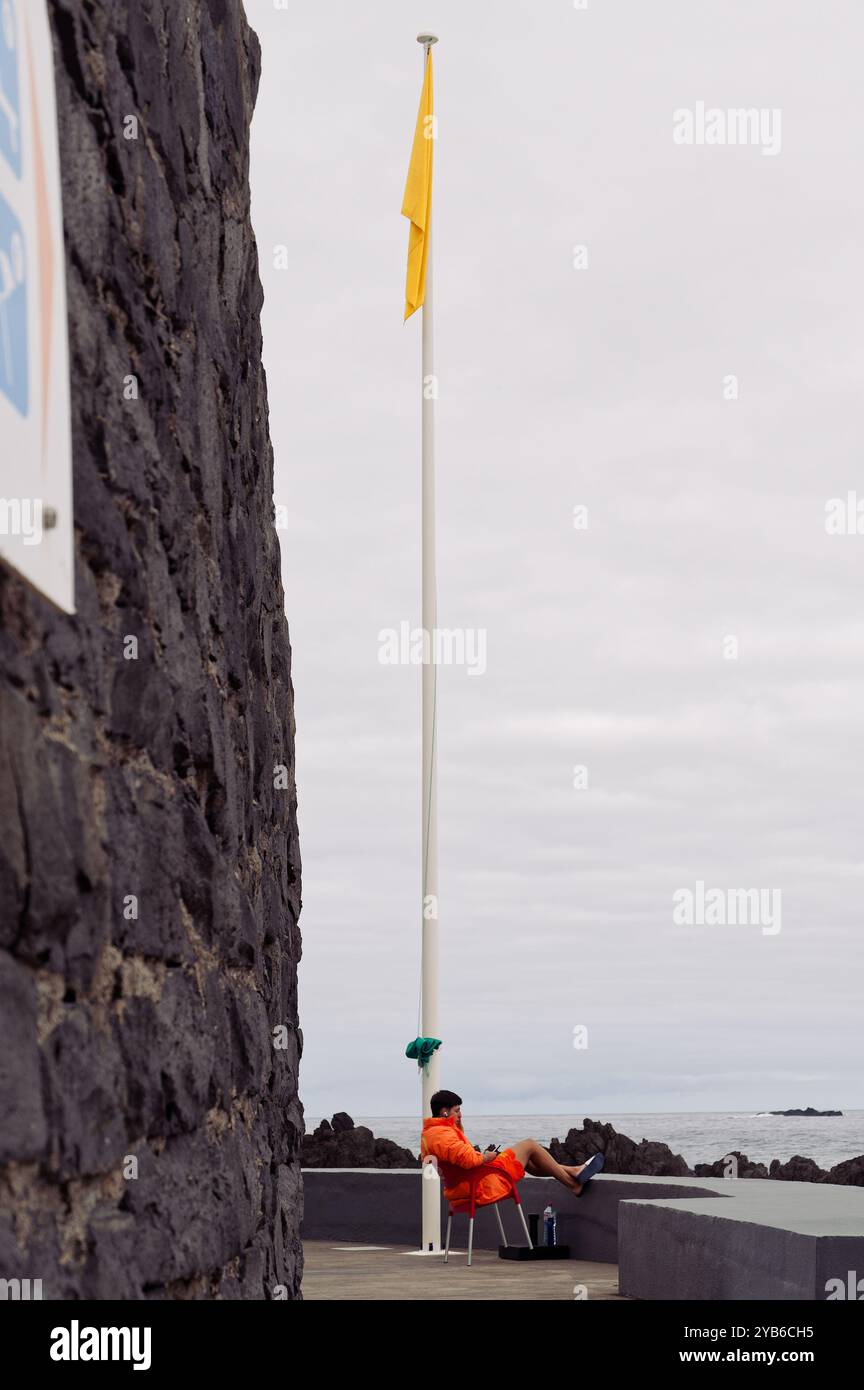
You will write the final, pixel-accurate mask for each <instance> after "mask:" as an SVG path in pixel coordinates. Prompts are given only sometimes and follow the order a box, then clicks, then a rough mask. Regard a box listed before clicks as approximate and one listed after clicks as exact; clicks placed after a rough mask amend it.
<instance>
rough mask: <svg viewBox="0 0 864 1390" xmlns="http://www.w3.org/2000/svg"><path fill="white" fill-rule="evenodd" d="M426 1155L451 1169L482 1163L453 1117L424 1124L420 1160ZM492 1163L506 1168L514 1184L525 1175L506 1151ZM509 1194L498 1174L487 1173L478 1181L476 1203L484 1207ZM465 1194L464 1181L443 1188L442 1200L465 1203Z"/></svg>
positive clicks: (447, 1116)
mask: <svg viewBox="0 0 864 1390" xmlns="http://www.w3.org/2000/svg"><path fill="white" fill-rule="evenodd" d="M427 1154H432V1155H434V1157H435V1158H437V1159H440V1160H441V1161H442V1162H443V1163H452V1164H453V1166H454V1168H479V1167H480V1166H481V1165H482V1164H483V1162H484V1159H483V1155H482V1154H478V1152H477V1150H476V1149H475V1148H474V1146H473V1145H472V1144H469V1142H468V1140H467V1139H466V1138H465V1135H464V1134H463V1133H462V1130H461V1129H460V1128H459V1126H458V1125H457V1123H456V1121H455V1119H454V1118H453V1116H452V1115H444V1116H441V1117H440V1118H438V1119H429V1120H424V1121H423V1133H422V1135H421V1137H420V1157H421V1158H425V1156H426V1155H427ZM505 1155H506V1156H505ZM502 1160H503V1162H502ZM495 1162H496V1163H500V1164H501V1166H502V1167H506V1168H507V1170H508V1172H512V1173H513V1177H514V1178H515V1179H516V1180H517V1181H518V1180H519V1179H520V1178H521V1177H522V1176H523V1175H524V1173H525V1169H524V1168H523V1167H522V1165H521V1163H519V1162H518V1160H517V1159H516V1157H515V1155H513V1154H511V1153H509V1152H508V1151H506V1150H505V1153H504V1154H498V1155H497V1157H496V1159H495ZM509 1191H510V1187H509V1184H508V1183H507V1180H506V1179H505V1178H502V1176H501V1174H500V1173H489V1174H488V1176H487V1177H484V1178H481V1179H480V1181H479V1182H478V1184H477V1203H478V1205H480V1206H483V1205H485V1204H486V1203H489V1202H497V1201H498V1200H499V1198H501V1197H504V1196H505V1195H506V1194H507V1193H508V1192H509ZM468 1194H469V1187H468V1181H467V1178H466V1180H465V1182H461V1183H458V1184H457V1185H456V1186H455V1187H445V1188H444V1196H445V1197H446V1198H447V1200H448V1202H463V1201H465V1200H466V1199H467V1197H468Z"/></svg>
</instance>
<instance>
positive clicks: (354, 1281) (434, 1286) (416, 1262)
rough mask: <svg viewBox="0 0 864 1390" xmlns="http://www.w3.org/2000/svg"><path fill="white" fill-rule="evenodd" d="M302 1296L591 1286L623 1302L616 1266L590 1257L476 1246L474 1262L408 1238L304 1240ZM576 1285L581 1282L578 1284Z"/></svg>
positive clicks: (489, 1295) (555, 1295)
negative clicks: (395, 1241)
mask: <svg viewBox="0 0 864 1390" xmlns="http://www.w3.org/2000/svg"><path fill="white" fill-rule="evenodd" d="M303 1251H304V1256H305V1273H304V1275H303V1297H304V1298H306V1299H310V1300H316V1299H317V1300H331V1301H338V1302H342V1301H344V1300H346V1299H358V1300H362V1301H365V1302H369V1301H379V1300H383V1301H385V1302H389V1301H390V1300H394V1299H427V1300H428V1299H436V1300H438V1299H450V1300H457V1301H463V1300H465V1299H472V1298H479V1299H490V1300H498V1299H518V1300H531V1301H536V1300H546V1299H570V1300H572V1299H573V1298H575V1297H576V1296H577V1294H580V1293H581V1296H582V1297H584V1293H582V1292H581V1291H582V1286H584V1288H585V1289H587V1294H588V1298H589V1299H608V1300H614V1301H615V1302H621V1303H625V1302H627V1300H626V1299H623V1298H621V1296H620V1295H619V1293H618V1267H617V1265H613V1264H595V1263H593V1262H589V1261H587V1260H562V1261H557V1260H555V1261H549V1262H548V1263H547V1262H543V1263H538V1264H522V1263H519V1262H516V1261H511V1260H499V1259H498V1256H497V1254H496V1253H495V1252H493V1251H491V1250H475V1251H474V1259H473V1262H472V1265H471V1268H470V1269H469V1268H468V1266H467V1263H466V1254H465V1251H464V1250H461V1251H455V1250H451V1251H450V1262H449V1264H446V1265H445V1264H444V1261H443V1259H442V1258H441V1257H440V1256H437V1255H413V1254H411V1253H410V1252H409V1251H408V1250H406V1249H405V1247H404V1246H392V1245H391V1246H374V1245H362V1246H356V1245H353V1246H352V1245H349V1243H348V1242H347V1241H345V1242H342V1243H341V1244H340V1243H339V1242H334V1241H329V1240H304V1242H303ZM576 1286H579V1287H578V1288H576Z"/></svg>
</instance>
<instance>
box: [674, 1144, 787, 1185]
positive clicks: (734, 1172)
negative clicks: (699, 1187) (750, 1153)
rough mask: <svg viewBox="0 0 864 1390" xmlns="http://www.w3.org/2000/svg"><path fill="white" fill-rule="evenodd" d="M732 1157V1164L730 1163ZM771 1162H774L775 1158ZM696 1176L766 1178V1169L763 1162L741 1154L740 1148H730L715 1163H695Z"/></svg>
mask: <svg viewBox="0 0 864 1390" xmlns="http://www.w3.org/2000/svg"><path fill="white" fill-rule="evenodd" d="M730 1159H734V1160H735V1162H734V1165H733V1164H731V1163H730ZM772 1162H774V1163H776V1162H777V1159H776V1158H775V1159H773V1160H772ZM693 1172H694V1173H695V1175H696V1177H697V1178H726V1177H737V1178H767V1177H768V1176H769V1174H768V1169H767V1168H766V1167H765V1164H764V1163H757V1162H756V1161H755V1160H751V1159H749V1158H748V1157H747V1155H746V1154H742V1153H741V1151H740V1149H730V1150H729V1152H728V1154H725V1155H724V1156H723V1158H718V1159H717V1160H716V1162H715V1163H697V1164H696V1167H695V1168H694V1169H693Z"/></svg>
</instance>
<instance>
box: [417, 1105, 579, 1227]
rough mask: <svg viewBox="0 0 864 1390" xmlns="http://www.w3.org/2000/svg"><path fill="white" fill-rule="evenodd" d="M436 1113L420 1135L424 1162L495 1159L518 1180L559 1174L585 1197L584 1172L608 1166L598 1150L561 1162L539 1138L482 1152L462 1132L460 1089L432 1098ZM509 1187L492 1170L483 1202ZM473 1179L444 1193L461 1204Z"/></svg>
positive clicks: (481, 1190)
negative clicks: (582, 1158) (576, 1161)
mask: <svg viewBox="0 0 864 1390" xmlns="http://www.w3.org/2000/svg"><path fill="white" fill-rule="evenodd" d="M431 1104H432V1117H431V1119H426V1120H424V1121H423V1133H422V1135H421V1137H420V1157H421V1159H422V1160H423V1162H424V1163H431V1162H432V1161H433V1160H439V1161H441V1162H443V1163H449V1164H450V1165H451V1166H452V1167H454V1168H465V1169H471V1168H477V1167H479V1166H480V1165H481V1164H482V1163H495V1164H496V1165H497V1166H498V1167H501V1168H506V1170H507V1172H508V1173H509V1174H510V1175H511V1177H512V1178H513V1179H514V1181H516V1182H519V1180H520V1178H524V1176H525V1174H526V1173H530V1174H531V1175H532V1177H537V1178H557V1179H558V1181H559V1182H560V1183H561V1184H562V1185H563V1186H564V1187H566V1188H567V1190H568V1192H572V1193H574V1195H575V1196H577V1197H578V1196H579V1195H580V1194H581V1192H582V1188H583V1187H584V1185H585V1183H584V1182H580V1181H579V1175H580V1174H581V1173H582V1172H583V1170H585V1169H588V1170H589V1171H588V1172H587V1173H585V1178H586V1180H587V1179H588V1178H591V1177H593V1176H594V1174H595V1173H597V1172H599V1171H600V1169H601V1168H602V1167H603V1155H602V1154H594V1156H593V1158H590V1159H589V1160H588V1162H587V1163H580V1164H578V1165H576V1166H572V1165H570V1164H566V1163H556V1161H555V1159H554V1158H553V1157H552V1155H551V1154H550V1152H549V1150H548V1149H544V1148H543V1145H542V1144H538V1142H537V1140H536V1139H520V1140H519V1142H518V1143H517V1144H511V1145H510V1147H509V1148H506V1149H504V1150H503V1151H502V1152H501V1153H499V1152H498V1150H497V1149H494V1148H488V1149H486V1151H485V1153H482V1154H481V1153H479V1152H478V1150H477V1149H475V1148H474V1145H473V1144H471V1143H470V1142H469V1141H468V1140H467V1139H466V1138H465V1135H464V1133H463V1130H462V1097H461V1096H457V1095H456V1093H455V1091H436V1092H435V1094H434V1096H433V1097H432V1102H431ZM508 1191H509V1188H508V1185H507V1182H506V1180H505V1179H504V1178H503V1177H502V1176H501V1175H500V1174H498V1173H489V1174H488V1176H486V1177H483V1178H481V1179H480V1181H479V1183H478V1184H477V1202H478V1205H480V1206H483V1205H485V1204H487V1203H489V1202H497V1201H498V1199H499V1198H501V1197H503V1196H505V1194H506V1193H507V1192H508ZM468 1193H469V1187H468V1180H467V1178H466V1179H465V1181H464V1182H460V1183H457V1184H456V1185H455V1186H450V1187H447V1186H445V1188H444V1196H445V1197H446V1198H447V1200H448V1201H449V1202H461V1201H464V1200H465V1199H466V1198H467V1197H468Z"/></svg>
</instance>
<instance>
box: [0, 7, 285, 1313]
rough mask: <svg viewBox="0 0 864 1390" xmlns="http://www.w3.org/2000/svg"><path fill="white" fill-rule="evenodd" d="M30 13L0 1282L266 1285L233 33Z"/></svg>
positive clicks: (270, 1242)
mask: <svg viewBox="0 0 864 1390" xmlns="http://www.w3.org/2000/svg"><path fill="white" fill-rule="evenodd" d="M49 11H50V17H51V24H52V28H53V34H54V43H55V62H56V73H57V100H58V118H59V133H60V159H61V166H62V177H63V199H64V222H65V234H66V260H67V264H66V272H67V287H68V307H69V339H70V364H71V389H72V436H73V450H74V486H75V530H76V585H77V613H76V615H75V616H74V617H69V616H65V615H63V614H61V613H58V612H57V611H56V610H54V609H53V608H52V607H51V605H50V604H49V603H47V602H46V601H44V600H42V599H41V598H39V597H38V596H37V595H36V594H34V593H33V592H32V591H31V590H30V589H29V588H28V587H27V585H26V584H24V583H23V582H22V581H20V580H19V579H18V578H17V577H16V576H15V575H14V573H12V572H11V571H10V570H8V569H7V568H6V567H5V566H3V565H2V564H0V1279H7V1280H14V1279H22V1280H23V1279H28V1278H29V1279H41V1280H42V1293H43V1297H45V1298H90V1297H94V1298H107V1297H114V1298H116V1297H119V1298H124V1299H138V1298H214V1297H221V1298H249V1299H264V1298H289V1299H290V1298H295V1297H297V1296H298V1295H299V1280H300V1275H301V1261H302V1257H301V1252H300V1245H299V1240H298V1226H299V1217H300V1208H301V1200H302V1197H301V1179H300V1169H299V1163H298V1150H299V1143H300V1138H301V1135H302V1128H303V1124H302V1112H301V1108H300V1104H299V1101H298V1097H297V1072H298V1063H299V1057H300V1051H301V1046H302V1036H301V1033H300V1030H299V1027H298V1019H297V962H298V959H299V956H300V937H299V932H298V928H297V918H298V915H299V911H300V860H299V853H298V842H297V823H296V796H295V789H294V721H293V692H292V685H291V652H290V647H289V641H288V630H287V625H286V620H285V616H284V612H283V593H282V587H281V582H280V578H279V546H278V541H277V537H276V532H275V529H274V526H273V507H272V492H273V460H272V450H271V446H270V440H269V434H268V423H267V395H266V384H265V378H264V371H263V369H262V365H261V331H260V324H259V311H260V307H261V299H262V292H261V285H260V282H259V277H258V262H257V255H256V249H255V242H254V238H253V234H252V229H251V223H250V215H249V183H248V164H249V124H250V119H251V115H252V109H253V105H254V101H255V95H256V91H257V86H258V80H259V70H260V52H259V46H258V42H257V39H256V37H255V35H254V34H253V33H252V32H251V31H250V29H249V28H248V26H247V23H246V19H245V15H244V10H243V4H242V0H128V3H125V0H50V5H49ZM130 118H134V120H130ZM0 448H2V441H0Z"/></svg>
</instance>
